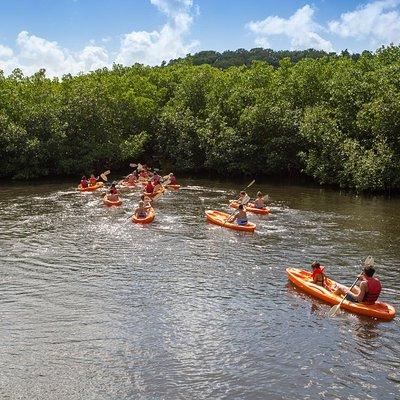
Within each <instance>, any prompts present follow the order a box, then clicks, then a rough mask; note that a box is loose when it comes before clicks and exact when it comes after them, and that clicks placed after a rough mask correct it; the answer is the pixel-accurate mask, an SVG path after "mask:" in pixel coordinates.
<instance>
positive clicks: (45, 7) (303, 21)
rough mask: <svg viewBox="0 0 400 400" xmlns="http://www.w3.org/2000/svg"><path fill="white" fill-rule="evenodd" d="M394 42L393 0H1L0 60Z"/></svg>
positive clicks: (105, 58)
mask: <svg viewBox="0 0 400 400" xmlns="http://www.w3.org/2000/svg"><path fill="white" fill-rule="evenodd" d="M391 42H393V43H395V44H398V43H399V42H400V0H376V1H373V0H372V1H364V2H362V1H355V0H334V1H333V0H315V1H298V0H290V1H289V0H280V1H279V2H278V1H276V0H275V1H273V0H130V1H128V0H35V1H32V0H2V2H1V13H0V69H2V70H4V71H5V73H6V74H7V73H10V72H11V71H12V69H14V68H16V67H18V68H21V69H22V70H23V71H24V72H25V73H26V74H31V73H34V72H35V71H37V70H38V69H39V68H46V70H47V72H48V75H50V76H55V75H62V74H64V73H68V72H70V73H78V72H80V71H83V72H85V71H90V70H93V69H96V68H100V67H102V66H110V65H112V63H113V62H118V63H121V64H124V65H131V64H132V63H134V62H142V63H145V64H150V65H157V64H159V63H160V62H161V61H162V60H167V61H168V60H169V59H171V58H176V57H181V56H184V55H185V54H187V53H194V52H197V51H201V50H209V49H212V50H217V51H223V50H235V49H237V48H246V49H250V48H253V47H271V48H273V49H275V50H279V49H305V48H309V47H314V48H319V49H323V50H327V51H336V52H340V51H341V50H343V49H346V48H347V49H349V50H350V51H353V52H359V51H362V50H364V49H368V50H375V49H376V48H378V47H380V46H381V45H385V44H389V43H391Z"/></svg>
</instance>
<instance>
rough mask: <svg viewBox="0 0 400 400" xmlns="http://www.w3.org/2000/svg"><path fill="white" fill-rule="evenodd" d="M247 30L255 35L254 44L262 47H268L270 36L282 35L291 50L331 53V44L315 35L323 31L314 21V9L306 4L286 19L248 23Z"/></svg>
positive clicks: (270, 19)
mask: <svg viewBox="0 0 400 400" xmlns="http://www.w3.org/2000/svg"><path fill="white" fill-rule="evenodd" d="M247 28H248V29H250V31H251V32H253V33H254V34H255V35H256V38H255V43H256V44H258V45H261V46H264V47H266V46H268V45H269V38H270V37H271V36H277V35H283V36H286V37H288V38H289V39H290V43H291V48H292V49H307V48H310V47H312V48H314V49H320V50H325V51H333V46H332V43H331V42H330V41H329V40H326V39H324V38H323V37H321V36H320V35H319V34H318V33H317V32H320V31H323V30H324V29H323V27H322V26H321V25H319V24H318V23H317V22H315V21H314V9H313V8H312V7H311V6H310V5H308V4H306V5H305V6H304V7H302V8H299V9H298V10H297V11H296V12H295V13H294V14H293V15H292V16H290V17H289V18H287V19H285V18H281V17H278V16H269V17H267V18H266V19H264V20H261V21H251V22H249V23H248V24H247Z"/></svg>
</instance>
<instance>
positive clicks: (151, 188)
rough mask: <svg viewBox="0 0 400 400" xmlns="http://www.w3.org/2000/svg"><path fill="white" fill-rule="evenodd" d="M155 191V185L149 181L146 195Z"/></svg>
mask: <svg viewBox="0 0 400 400" xmlns="http://www.w3.org/2000/svg"><path fill="white" fill-rule="evenodd" d="M153 190H154V186H153V184H152V183H151V181H148V182H147V185H146V188H145V191H146V193H153Z"/></svg>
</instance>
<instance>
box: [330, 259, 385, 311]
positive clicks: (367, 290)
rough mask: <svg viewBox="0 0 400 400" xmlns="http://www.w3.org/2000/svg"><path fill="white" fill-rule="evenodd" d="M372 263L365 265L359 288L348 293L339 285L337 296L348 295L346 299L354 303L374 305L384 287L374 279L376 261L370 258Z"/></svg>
mask: <svg viewBox="0 0 400 400" xmlns="http://www.w3.org/2000/svg"><path fill="white" fill-rule="evenodd" d="M369 260H370V262H369V263H368V264H366V265H364V269H363V272H362V273H361V274H360V275H359V279H361V283H360V285H359V287H357V286H354V287H353V289H352V290H351V292H350V291H348V290H347V289H345V288H344V287H343V286H342V285H338V287H337V288H336V290H335V293H336V294H346V296H345V299H346V300H348V301H351V302H353V303H366V304H374V303H375V302H376V301H377V300H378V297H379V295H380V294H381V291H382V285H381V282H380V281H379V279H378V278H374V274H375V268H374V261H373V259H372V258H369Z"/></svg>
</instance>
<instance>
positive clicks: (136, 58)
mask: <svg viewBox="0 0 400 400" xmlns="http://www.w3.org/2000/svg"><path fill="white" fill-rule="evenodd" d="M150 2H151V3H152V4H153V5H155V6H156V7H157V8H158V9H159V10H160V11H161V12H163V13H164V14H165V15H166V16H167V17H168V21H167V23H166V24H165V25H164V26H163V27H162V28H161V29H160V30H154V31H152V32H147V31H133V32H131V33H128V34H126V35H124V37H123V38H122V40H121V47H120V50H119V53H118V56H117V59H116V61H117V62H118V63H121V64H125V65H131V64H133V63H135V62H140V63H145V64H149V65H156V64H160V63H161V62H162V61H163V60H170V59H171V58H177V57H182V56H185V55H186V54H187V53H190V52H191V51H193V50H194V49H195V48H196V47H197V46H198V42H197V41H192V42H186V41H185V36H186V35H187V34H188V33H189V30H190V26H191V25H192V23H193V16H192V13H193V1H192V0H150Z"/></svg>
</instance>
